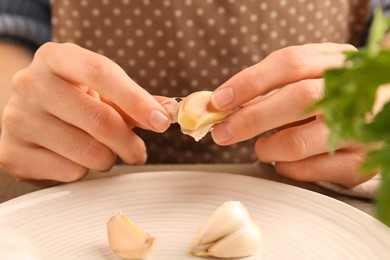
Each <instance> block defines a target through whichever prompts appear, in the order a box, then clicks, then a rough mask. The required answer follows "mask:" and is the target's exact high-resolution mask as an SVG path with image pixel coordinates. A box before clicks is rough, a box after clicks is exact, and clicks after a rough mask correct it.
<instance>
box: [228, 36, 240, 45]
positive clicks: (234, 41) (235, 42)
mask: <svg viewBox="0 0 390 260" xmlns="http://www.w3.org/2000/svg"><path fill="white" fill-rule="evenodd" d="M230 44H231V45H237V44H238V39H237V38H235V37H233V38H231V39H230Z"/></svg>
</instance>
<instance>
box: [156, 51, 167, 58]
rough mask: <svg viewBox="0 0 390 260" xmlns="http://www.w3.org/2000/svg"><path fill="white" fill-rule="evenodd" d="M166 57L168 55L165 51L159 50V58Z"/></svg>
mask: <svg viewBox="0 0 390 260" xmlns="http://www.w3.org/2000/svg"><path fill="white" fill-rule="evenodd" d="M165 55H166V53H165V51H163V50H159V51H158V52H157V56H159V57H160V58H163V57H165Z"/></svg>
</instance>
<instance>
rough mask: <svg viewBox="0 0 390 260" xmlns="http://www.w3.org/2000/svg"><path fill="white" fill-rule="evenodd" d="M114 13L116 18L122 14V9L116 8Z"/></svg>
mask: <svg viewBox="0 0 390 260" xmlns="http://www.w3.org/2000/svg"><path fill="white" fill-rule="evenodd" d="M112 12H113V13H114V15H115V16H118V15H120V14H121V9H119V8H118V7H115V8H114V9H113V10H112Z"/></svg>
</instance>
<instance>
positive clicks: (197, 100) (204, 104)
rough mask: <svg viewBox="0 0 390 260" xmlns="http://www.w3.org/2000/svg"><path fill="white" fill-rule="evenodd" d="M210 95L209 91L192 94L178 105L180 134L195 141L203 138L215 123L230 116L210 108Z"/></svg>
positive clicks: (227, 113)
mask: <svg viewBox="0 0 390 260" xmlns="http://www.w3.org/2000/svg"><path fill="white" fill-rule="evenodd" d="M212 93H213V92H211V91H199V92H194V93H192V94H190V95H189V96H187V97H186V98H184V99H183V100H182V101H181V102H180V103H179V107H178V110H177V122H178V123H179V125H180V127H181V130H182V132H183V133H185V134H188V135H191V136H193V137H194V139H195V140H196V141H198V140H200V139H201V138H202V137H204V136H205V135H206V134H207V133H208V132H209V131H210V129H211V127H212V126H213V125H214V124H215V123H218V122H220V121H222V120H223V119H225V118H226V117H227V116H228V115H229V114H230V112H226V111H225V112H221V111H217V110H215V109H213V108H212V107H211V103H210V102H211V95H212Z"/></svg>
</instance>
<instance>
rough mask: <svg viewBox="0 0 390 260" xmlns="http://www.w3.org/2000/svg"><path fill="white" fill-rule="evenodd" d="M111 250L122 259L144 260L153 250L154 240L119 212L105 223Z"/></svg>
mask: <svg viewBox="0 0 390 260" xmlns="http://www.w3.org/2000/svg"><path fill="white" fill-rule="evenodd" d="M107 231H108V243H109V245H110V247H111V250H112V251H113V252H114V253H116V254H117V255H119V256H120V257H122V258H124V259H144V258H146V256H148V255H149V253H150V252H151V250H152V249H153V246H154V243H155V238H154V237H152V236H150V235H149V234H148V233H146V232H144V231H143V230H141V229H140V228H138V227H137V226H136V225H135V224H134V223H133V222H132V221H131V220H130V219H129V218H127V217H126V216H125V215H124V214H123V213H122V212H121V211H118V212H117V213H116V214H115V215H114V216H112V217H111V218H110V219H109V220H108V222H107Z"/></svg>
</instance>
